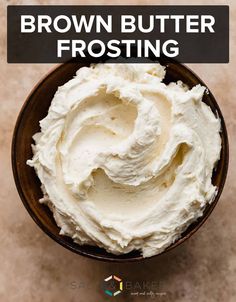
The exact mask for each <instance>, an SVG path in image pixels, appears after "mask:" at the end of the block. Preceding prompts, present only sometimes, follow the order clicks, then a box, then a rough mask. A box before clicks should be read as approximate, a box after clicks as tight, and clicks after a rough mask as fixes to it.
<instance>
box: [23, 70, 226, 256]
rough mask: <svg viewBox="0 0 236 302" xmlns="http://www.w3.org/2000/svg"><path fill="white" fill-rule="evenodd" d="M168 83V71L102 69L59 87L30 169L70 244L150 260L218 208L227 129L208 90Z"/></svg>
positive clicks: (82, 72)
mask: <svg viewBox="0 0 236 302" xmlns="http://www.w3.org/2000/svg"><path fill="white" fill-rule="evenodd" d="M164 77H165V69H164V67H162V66H161V65H159V64H98V65H94V66H91V67H90V68H87V67H84V68H81V69H79V70H78V71H77V73H76V76H75V77H74V78H73V79H72V80H70V81H69V82H67V83H66V84H65V85H63V86H61V87H59V88H58V91H57V92H56V94H55V96H54V98H53V100H52V103H51V106H50V108H49V111H48V115H47V116H46V117H45V118H44V119H43V120H41V121H40V127H41V132H40V133H37V134H35V135H34V137H33V138H34V140H35V145H34V146H33V152H34V156H33V159H32V160H28V161H27V163H28V164H29V165H30V166H32V167H34V168H35V170H36V172H37V174H38V177H39V179H40V180H41V183H42V190H43V193H44V197H43V198H42V199H41V200H40V201H41V202H43V203H46V204H47V205H48V206H49V207H50V209H51V210H52V212H53V215H54V218H55V221H56V223H57V225H58V226H59V227H60V228H61V231H60V234H61V235H67V236H70V237H72V238H73V240H74V241H75V242H77V243H79V244H90V245H97V246H99V247H102V248H105V249H106V250H107V251H108V252H111V253H114V254H121V253H128V252H130V251H132V250H140V251H141V252H142V254H143V256H144V257H149V256H152V255H155V254H158V253H160V252H161V251H163V250H164V249H165V248H167V247H168V246H169V245H170V244H171V243H173V242H174V241H175V240H177V239H178V238H179V237H180V235H181V233H182V232H183V231H184V230H185V229H186V228H187V227H188V226H189V225H190V224H191V223H192V222H193V221H195V220H196V219H197V218H198V217H200V216H201V215H202V214H203V210H204V208H205V206H206V204H207V203H210V202H211V201H212V200H213V198H214V196H215V194H216V191H217V188H216V187H214V186H213V185H212V181H211V177H212V171H213V168H214V166H215V164H216V162H217V161H218V159H219V157H220V150H221V138H220V134H219V132H220V128H221V126H220V120H219V119H218V118H216V117H215V116H214V114H213V113H212V111H211V109H210V107H208V106H207V105H206V104H204V103H203V102H202V101H201V100H202V97H203V94H204V91H205V87H202V86H200V85H197V86H195V87H194V88H192V89H191V90H189V89H188V87H187V86H186V85H184V84H183V83H182V82H178V83H170V84H169V85H165V84H164V83H163V82H162V80H163V78H164Z"/></svg>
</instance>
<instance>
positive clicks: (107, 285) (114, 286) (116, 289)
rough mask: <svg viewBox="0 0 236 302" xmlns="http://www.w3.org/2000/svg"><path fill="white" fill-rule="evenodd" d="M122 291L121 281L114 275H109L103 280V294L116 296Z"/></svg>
mask: <svg viewBox="0 0 236 302" xmlns="http://www.w3.org/2000/svg"><path fill="white" fill-rule="evenodd" d="M122 290H123V282H122V279H120V278H119V277H117V276H115V275H110V276H109V277H107V278H105V279H104V292H105V294H107V295H108V296H110V297H112V296H117V295H119V294H120V293H121V292H122Z"/></svg>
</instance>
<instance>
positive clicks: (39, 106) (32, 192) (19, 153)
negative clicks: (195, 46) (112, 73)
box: [12, 58, 229, 262]
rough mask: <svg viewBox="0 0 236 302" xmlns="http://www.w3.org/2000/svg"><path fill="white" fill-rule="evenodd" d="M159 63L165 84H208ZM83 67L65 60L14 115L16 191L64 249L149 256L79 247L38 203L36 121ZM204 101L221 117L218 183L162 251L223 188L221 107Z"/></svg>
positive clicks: (208, 97)
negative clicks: (30, 162) (34, 156)
mask: <svg viewBox="0 0 236 302" xmlns="http://www.w3.org/2000/svg"><path fill="white" fill-rule="evenodd" d="M160 63H161V64H162V65H165V66H166V78H165V81H164V82H165V83H169V82H172V81H177V80H181V81H183V82H184V83H186V84H187V85H188V86H189V87H190V88H191V87H193V86H195V85H196V84H201V85H204V86H205V87H207V86H206V85H205V84H204V83H203V81H202V80H201V79H200V78H199V77H198V76H197V75H196V74H194V73H193V72H192V71H191V70H190V69H189V68H187V67H186V66H185V65H183V64H180V63H178V62H176V61H173V60H167V59H165V58H162V59H161V60H160ZM83 66H88V64H80V63H65V64H61V65H59V66H57V67H56V68H55V69H53V70H52V71H51V72H50V73H48V74H47V75H46V76H45V77H44V78H43V79H42V80H41V81H40V82H39V83H38V84H37V85H36V86H35V87H34V88H33V90H32V92H31V93H30V95H29V96H28V98H27V99H26V101H25V103H24V105H23V107H22V109H21V111H20V113H19V116H18V118H17V122H16V125H15V129H14V134H13V139H12V168H13V174H14V179H15V183H16V187H17V190H18V192H19V195H20V197H21V200H22V202H23V204H24V206H25V207H26V209H27V211H28V212H29V214H30V215H31V217H32V218H33V220H34V221H35V222H36V223H37V224H38V226H39V227H40V228H41V229H42V230H43V231H44V232H45V233H46V234H47V235H49V236H50V237H51V238H52V239H54V240H55V241H56V242H57V243H59V244H61V245H62V246H64V247H65V248H67V249H69V250H71V251H73V252H75V253H77V254H80V255H83V256H87V257H90V258H94V259H97V260H103V261H113V262H126V261H137V260H142V259H149V258H143V257H142V255H141V254H140V252H138V251H133V252H131V253H129V254H124V255H119V256H117V255H113V254H110V253H108V252H106V251H105V250H104V249H101V248H99V247H95V246H88V245H83V246H82V245H79V244H76V243H74V242H73V240H72V239H71V238H69V237H67V236H62V235H59V230H60V229H59V227H58V226H57V225H56V223H55V220H54V218H53V215H52V213H51V211H50V210H49V208H48V207H47V206H46V205H43V204H40V203H39V201H38V200H39V199H40V198H41V197H42V192H41V189H40V181H39V179H38V177H37V175H36V173H35V171H34V169H33V168H31V167H29V166H28V165H26V161H27V160H28V159H30V158H32V149H31V144H32V143H33V141H32V136H33V134H35V133H36V132H38V131H39V130H40V128H39V121H40V120H41V119H43V118H44V117H45V116H46V115H47V112H48V108H49V106H50V104H51V101H52V98H53V96H54V94H55V92H56V90H57V88H58V86H61V85H63V84H64V83H66V82H67V81H69V80H70V79H71V78H72V77H73V76H74V75H75V73H76V71H77V70H78V69H79V68H81V67H83ZM203 102H205V103H206V104H208V105H209V106H210V107H211V109H212V111H213V112H214V114H215V115H216V116H219V118H220V119H221V125H222V131H221V139H222V149H221V157H220V160H219V161H218V164H217V166H216V167H215V169H214V171H213V176H212V182H213V184H214V185H215V186H217V188H218V192H217V195H216V196H215V198H214V201H213V202H212V203H211V204H208V205H207V206H206V208H205V210H204V213H203V215H202V217H200V218H199V219H198V220H197V221H195V222H194V223H192V224H191V225H190V226H189V227H188V228H187V230H186V231H185V232H184V233H183V234H182V236H181V237H180V238H179V239H178V240H177V241H176V242H174V243H173V244H172V245H170V246H169V247H168V248H167V249H166V250H165V251H164V252H167V251H169V250H171V249H173V248H175V247H177V246H178V245H179V244H181V243H182V242H184V241H185V240H186V239H187V238H189V237H190V236H192V234H193V233H195V232H196V231H197V230H198V229H199V228H200V226H201V225H202V224H203V223H204V222H205V221H206V220H207V218H208V217H209V215H210V213H211V212H212V210H213V209H214V207H215V205H216V203H217V202H218V200H219V197H220V195H221V192H222V190H223V187H224V183H225V179H226V175H227V169H228V158H229V154H228V138H227V131H226V127H225V123H224V119H223V116H222V113H221V111H220V108H219V106H218V104H217V102H216V100H215V98H214V96H213V95H212V93H211V92H210V91H209V92H208V93H205V94H204V97H203ZM158 255H160V254H158ZM156 256H157V255H156Z"/></svg>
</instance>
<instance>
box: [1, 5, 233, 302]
mask: <svg viewBox="0 0 236 302" xmlns="http://www.w3.org/2000/svg"><path fill="white" fill-rule="evenodd" d="M105 2H106V1H101V2H96V3H100V4H102V3H105ZM47 3H50V4H55V3H56V1H55V2H53V1H36V0H35V1H4V0H2V1H1V3H0V24H1V27H0V41H1V47H0V64H1V65H0V66H1V73H0V102H1V103H0V104H1V111H0V162H1V168H0V179H1V191H0V202H1V211H0V240H1V245H0V263H1V271H0V301H4V302H8V301H9V302H12V301H25V302H28V301H32V300H34V301H35V302H37V301H49V302H52V301H59V302H60V301H68V302H72V301H82V302H83V301H86V302H89V301H91V302H94V301H106V300H108V299H107V297H108V296H106V295H105V294H104V292H103V291H102V289H101V283H102V280H103V278H104V277H107V276H109V275H110V274H116V275H118V276H120V277H122V278H123V280H124V281H132V284H133V288H132V290H130V289H127V290H126V291H125V292H124V293H123V294H122V295H120V296H117V297H115V298H113V299H115V300H118V301H124V300H125V301H145V300H146V299H147V297H146V299H145V297H143V296H132V295H131V294H130V293H131V292H133V293H134V292H140V293H141V292H144V290H142V289H141V290H140V288H139V285H140V284H141V282H143V281H146V282H149V283H150V282H153V283H154V284H153V287H152V288H149V289H153V291H154V292H159V295H158V296H157V297H156V299H154V301H168V302H169V301H175V302H176V301H181V302H182V301H183V302H185V301H186V302H188V301H194V302H195V301H201V302H205V301H207V302H216V301H227V302H233V301H236V289H235V286H234V285H235V282H236V229H235V225H234V222H235V215H236V207H235V203H234V198H235V194H236V184H235V180H234V177H235V176H236V175H235V168H236V159H235V157H234V156H233V155H234V154H235V152H236V141H235V133H236V100H235V94H234V90H235V84H234V82H235V69H234V66H235V64H236V62H235V57H233V55H232V54H233V53H234V52H235V51H236V47H235V46H236V29H235V28H236V24H235V23H236V3H235V1H233V0H232V1H208V2H207V1H179V2H178V4H190V3H191V4H203V3H204V4H207V3H209V4H214V3H215V4H227V3H228V4H230V9H231V45H230V47H231V57H230V64H223V65H219V64H218V65H217V64H212V65H210V64H204V65H200V64H199V65H197V64H195V65H191V66H190V67H191V68H192V69H193V70H194V71H195V72H196V73H197V74H198V75H199V76H200V77H201V78H202V79H203V81H205V82H206V83H207V85H208V86H209V88H210V89H211V91H212V92H213V94H214V96H215V97H216V99H217V101H218V103H219V105H220V107H221V110H222V113H223V115H224V117H225V121H226V125H227V129H228V134H229V142H230V154H231V157H230V166H229V173H228V179H227V182H226V186H225V189H224V192H223V194H222V197H221V199H220V201H219V203H218V205H217V207H216V208H215V210H214V211H213V213H212V215H211V216H210V218H209V219H208V221H207V222H206V224H205V225H204V226H203V227H202V228H201V229H200V230H199V231H198V232H197V233H196V234H195V235H194V236H193V237H192V238H191V239H189V240H188V241H187V242H186V243H184V244H183V245H181V246H180V247H178V248H176V249H175V250H173V251H171V252H169V253H166V254H164V255H162V256H160V257H156V258H154V259H152V260H147V261H145V262H141V263H131V264H124V265H121V264H109V263H102V262H96V261H94V260H90V259H86V258H83V257H80V256H78V255H75V254H72V253H71V252H70V251H67V250H65V249H64V248H63V247H61V246H59V245H58V244H56V243H55V242H53V241H52V240H51V239H50V238H48V237H47V236H46V235H45V234H44V233H43V232H42V231H41V230H40V229H39V228H38V227H37V226H36V224H35V223H34V222H33V220H32V219H31V218H30V216H29V215H28V213H27V212H26V210H25V209H24V207H23V205H22V203H21V201H20V198H19V197H18V194H17V191H16V189H15V185H14V181H13V177H12V171H11V163H10V144H11V137H12V131H13V127H14V124H15V120H16V117H17V114H18V112H19V110H20V108H21V106H22V104H23V102H24V100H25V98H26V96H27V95H28V94H29V92H30V90H31V89H32V87H33V86H34V85H35V84H36V82H37V81H38V80H39V79H40V78H41V77H42V76H43V75H44V74H45V73H47V72H48V70H49V69H50V68H51V65H46V64H42V65H36V64H35V65H33V64H30V65H20V64H19V65H13V64H12V65H9V64H7V63H6V46H5V45H6V6H7V5H8V4H47ZM63 3H64V1H57V4H63ZM68 3H71V4H74V3H77V4H78V1H74V2H73V1H70V2H69V1H68ZM86 3H88V1H86ZM93 3H94V2H93ZM110 3H111V2H110ZM113 3H115V1H113ZM117 3H118V4H121V1H117ZM123 3H125V1H123ZM129 3H130V4H131V3H132V4H136V3H138V2H136V1H129ZM139 3H142V4H150V3H151V2H148V1H142V2H141V1H140V2H139ZM159 3H162V4H174V3H175V2H173V1H159ZM80 4H82V2H80ZM91 4H92V2H91ZM138 282H139V283H138ZM126 287H130V284H128V283H126ZM147 291H148V290H147V289H146V294H147ZM161 293H162V295H161ZM123 295H124V296H125V299H124V296H123ZM110 300H111V299H110Z"/></svg>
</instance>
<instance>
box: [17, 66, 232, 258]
mask: <svg viewBox="0 0 236 302" xmlns="http://www.w3.org/2000/svg"><path fill="white" fill-rule="evenodd" d="M173 62H174V63H177V64H180V65H182V66H183V68H185V70H186V71H187V72H189V73H191V74H192V75H193V76H194V77H195V78H196V79H197V81H198V82H199V83H200V84H201V85H203V86H205V87H206V88H207V90H208V93H209V95H210V97H211V100H212V101H213V103H214V108H215V109H216V111H217V113H218V115H219V118H220V121H221V133H222V135H223V136H224V148H225V149H224V160H225V164H224V166H223V170H222V178H221V182H220V184H221V185H220V186H219V187H218V191H217V194H216V196H215V198H214V200H213V202H212V203H211V204H210V206H209V207H208V208H207V209H206V210H204V212H205V211H206V212H205V213H204V212H203V216H202V217H200V218H201V220H200V221H199V222H197V221H196V222H197V224H196V225H195V226H194V228H193V229H192V230H191V231H189V232H188V233H187V234H185V236H184V237H180V238H179V239H177V240H176V241H175V242H174V243H172V244H171V245H170V246H168V247H167V248H166V249H165V250H164V251H162V252H161V253H159V254H156V255H153V256H151V257H145V258H144V257H143V256H142V255H141V254H140V255H137V256H132V257H130V258H116V257H117V256H116V255H113V254H111V257H106V256H101V255H98V254H95V253H94V254H93V253H90V252H86V251H83V246H82V245H81V246H80V245H79V244H76V246H77V247H78V248H75V246H73V245H72V244H70V243H69V242H67V241H65V240H64V236H61V235H59V234H58V236H56V235H55V234H53V233H52V232H51V231H50V230H49V229H48V228H47V227H46V226H45V224H43V223H42V222H41V220H40V219H39V218H38V216H37V215H36V214H35V213H34V211H33V210H32V209H31V207H30V206H29V202H28V200H27V198H26V197H25V195H24V193H23V190H22V187H21V185H20V181H19V175H18V172H17V161H16V148H17V146H16V138H17V135H18V130H19V128H20V127H19V126H20V123H21V119H22V116H23V113H24V111H25V110H26V108H27V106H28V105H29V103H30V101H31V98H32V96H33V95H34V93H35V92H36V91H37V90H38V89H39V88H40V86H42V85H43V83H44V82H45V81H47V79H48V78H49V77H50V75H51V74H53V73H54V72H55V71H56V70H58V69H60V68H62V67H63V66H64V64H73V63H70V62H66V63H61V64H56V65H55V66H53V67H52V68H50V69H49V71H48V72H47V73H46V74H45V75H44V76H43V77H41V78H40V80H39V81H38V82H37V83H36V84H35V85H34V86H33V88H32V89H31V91H30V93H29V94H28V96H27V98H26V100H25V101H24V103H23V105H22V107H21V109H20V111H19V113H18V116H17V119H16V122H15V126H14V130H13V135H12V141H11V165H12V172H13V177H14V182H15V186H16V189H17V191H18V194H19V196H20V199H21V201H22V203H23V204H24V207H25V208H26V210H27V212H28V213H29V214H30V216H31V218H32V219H33V220H34V222H35V223H36V224H37V225H38V227H39V228H40V229H41V230H42V231H43V232H44V233H45V234H46V235H48V236H49V237H50V238H51V239H53V240H54V241H56V242H57V243H59V244H60V245H61V246H63V247H65V248H66V249H68V250H70V251H72V252H74V253H76V254H79V255H82V256H85V257H87V258H91V259H95V260H99V261H104V262H116V263H127V262H136V261H144V260H148V259H152V258H154V257H156V256H160V255H162V254H164V253H166V252H168V251H171V250H172V249H174V248H176V247H177V246H179V245H180V244H182V243H183V242H184V241H186V240H187V239H188V238H190V237H191V236H192V235H193V234H194V233H196V232H197V230H198V229H199V228H200V227H201V226H202V225H203V224H204V223H205V222H206V220H207V219H208V217H209V216H210V214H211V213H212V211H213V209H214V208H215V206H216V204H217V203H218V200H219V198H220V196H221V193H222V191H223V188H224V185H225V181H226V177H227V172H228V165H229V141H228V134H227V129H226V125H225V121H224V117H223V115H222V112H221V110H220V107H219V105H218V103H217V102H216V99H215V97H214V95H213V94H212V93H211V91H210V89H209V88H208V86H207V85H206V84H205V83H204V81H203V80H201V79H200V77H199V76H198V75H197V74H196V73H195V72H194V71H192V70H191V69H190V68H189V67H188V66H186V65H185V64H183V63H179V62H177V61H175V60H171V61H170V63H173ZM166 66H167V67H168V63H167V64H166ZM219 161H220V159H219ZM193 223H194V222H193ZM190 225H191V224H190ZM190 225H189V226H188V228H189V227H190ZM188 228H187V229H188Z"/></svg>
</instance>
